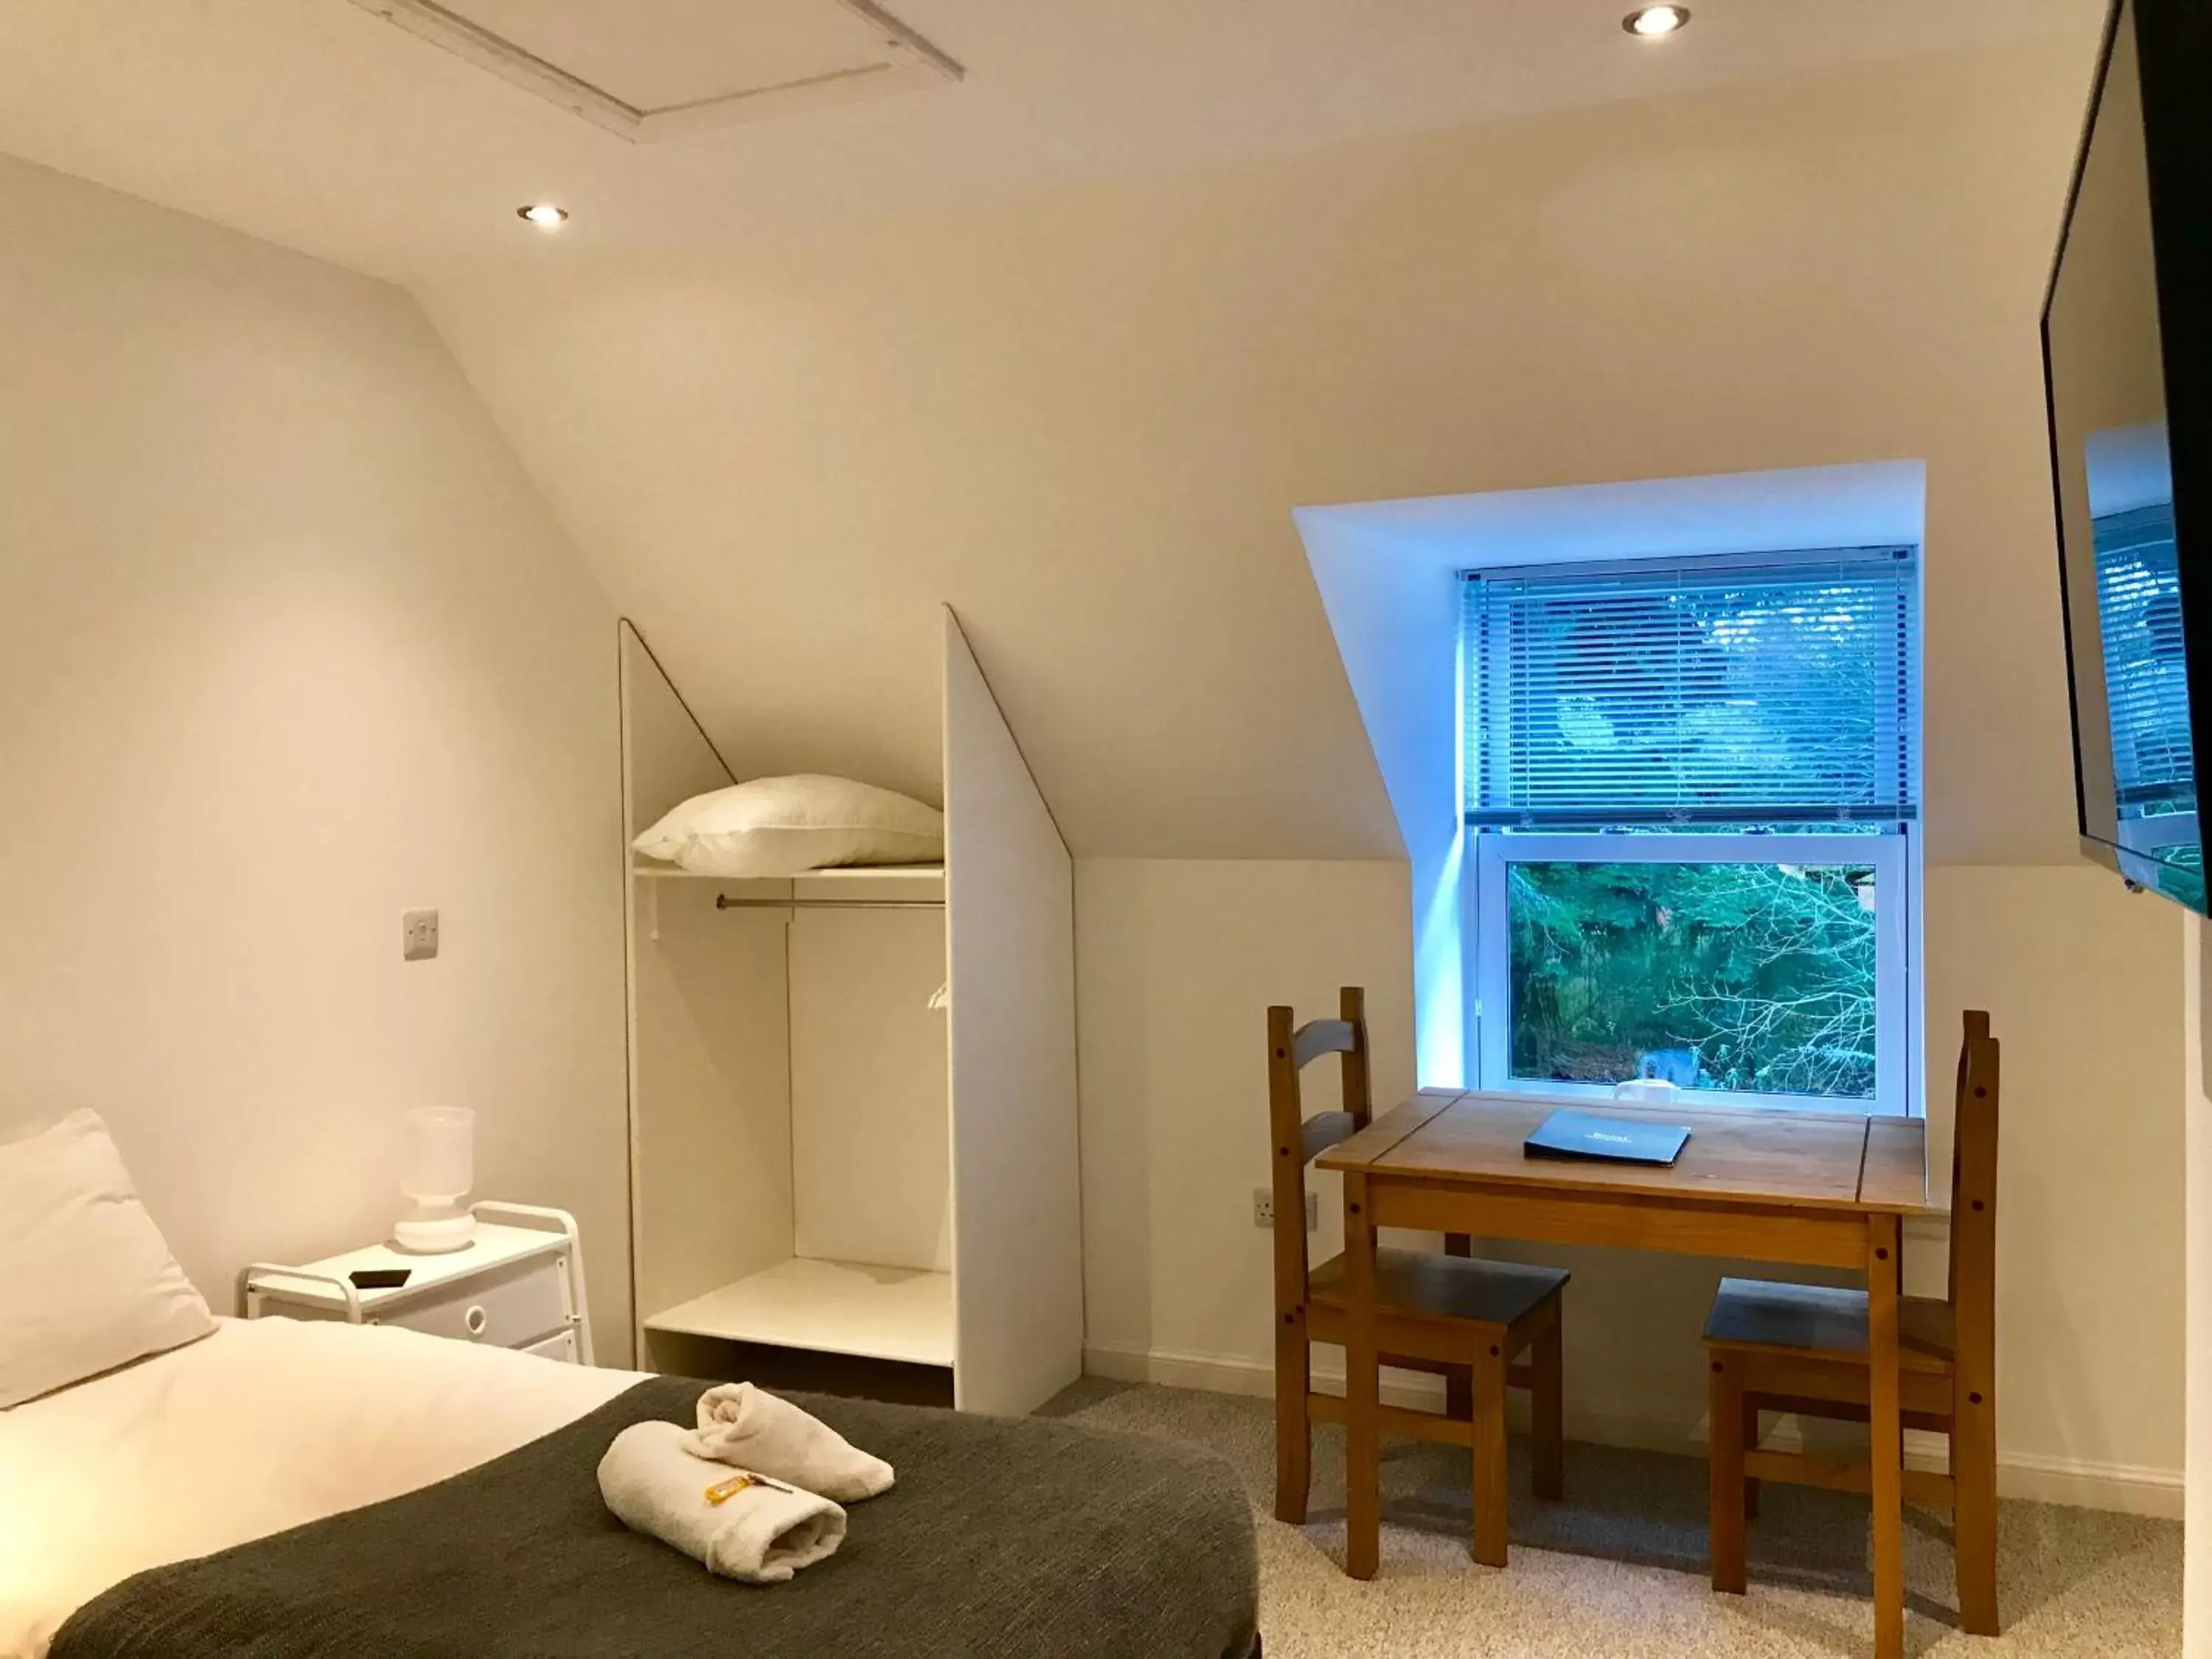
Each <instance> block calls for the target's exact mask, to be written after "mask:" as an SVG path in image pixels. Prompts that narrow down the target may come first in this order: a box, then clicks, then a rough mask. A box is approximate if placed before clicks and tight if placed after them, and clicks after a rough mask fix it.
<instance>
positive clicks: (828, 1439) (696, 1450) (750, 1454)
mask: <svg viewBox="0 0 2212 1659" xmlns="http://www.w3.org/2000/svg"><path fill="white" fill-rule="evenodd" d="M684 1443H685V1444H686V1445H687V1446H689V1447H690V1450H691V1452H692V1454H693V1455H695V1456H699V1457H711V1458H713V1459H714V1460H715V1461H716V1462H721V1463H729V1464H732V1465H734V1466H735V1467H737V1468H741V1469H757V1470H759V1471H760V1472H761V1473H762V1474H765V1475H769V1476H772V1477H773V1478H775V1480H787V1481H789V1482H790V1483H791V1484H792V1485H793V1486H799V1487H803V1488H805V1490H806V1491H808V1492H820V1493H821V1494H822V1495H823V1497H824V1498H836V1500H837V1501H838V1502H839V1503H840V1504H857V1503H859V1502H860V1500H861V1499H862V1498H873V1497H875V1496H876V1495H877V1494H878V1492H889V1491H890V1485H891V1480H892V1474H891V1466H890V1464H888V1463H886V1462H884V1460H883V1459H882V1458H880V1457H871V1456H870V1455H868V1454H867V1453H866V1452H864V1451H862V1450H860V1449H859V1448H858V1447H856V1446H854V1444H853V1443H852V1442H851V1441H849V1440H848V1439H846V1438H845V1437H844V1436H843V1435H842V1434H840V1433H838V1432H837V1431H836V1430H835V1429H833V1428H831V1427H830V1426H829V1425H828V1424H827V1423H824V1422H823V1420H822V1419H820V1418H818V1417H813V1416H810V1415H809V1414H808V1413H805V1412H803V1411H801V1410H799V1407H796V1406H794V1405H793V1404H792V1403H791V1402H790V1401H788V1400H780V1399H778V1398H777V1397H776V1396H775V1395H772V1394H770V1393H769V1392H768V1391H767V1390H766V1389H757V1388H755V1387H754V1386H753V1385H752V1384H751V1383H721V1384H719V1385H718V1386H716V1387H714V1388H711V1389H708V1390H707V1392H706V1393H704V1394H702V1395H700V1396H699V1428H698V1431H697V1432H696V1433H695V1434H691V1435H689V1436H687V1437H685V1442H684Z"/></svg>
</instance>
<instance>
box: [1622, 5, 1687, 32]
mask: <svg viewBox="0 0 2212 1659" xmlns="http://www.w3.org/2000/svg"><path fill="white" fill-rule="evenodd" d="M1688 21H1690V9H1689V8H1688V7H1687V6H1642V7H1639V8H1638V9H1636V10H1634V11H1632V12H1631V13H1629V14H1628V15H1627V16H1626V17H1624V18H1622V19H1621V20H1620V27H1623V28H1625V29H1626V30H1627V31H1628V32H1629V33H1631V34H1640V35H1642V36H1644V38H1645V39H1646V40H1656V39H1657V38H1658V37H1659V36H1661V35H1662V34H1672V33H1674V32H1675V31H1676V30H1677V29H1679V28H1680V27H1682V25H1683V24H1685V23H1686V22H1688Z"/></svg>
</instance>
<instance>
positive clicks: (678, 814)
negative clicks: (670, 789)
mask: <svg viewBox="0 0 2212 1659" xmlns="http://www.w3.org/2000/svg"><path fill="white" fill-rule="evenodd" d="M630 844H631V845H632V846H633V847H634V848H636V849H637V850H638V851H639V852H641V853H642V854H645V855H646V856H647V858H654V859H661V860H665V861H667V862H669V863H671V864H675V865H678V866H681V867H682V868H684V869H686V870H690V871H693V872H696V873H698V874H700V875H707V876H728V877H731V878H739V877H747V876H752V877H774V876H796V875H803V874H804V873H805V872H807V871H809V870H829V869H837V868H843V867H848V866H854V865H872V864H935V863H938V862H939V860H942V859H943V858H944V857H945V814H944V813H942V812H940V811H938V810H937V809H936V808H935V807H933V806H925V805H922V804H921V802H920V801H918V800H915V799H913V798H912V797H910V796H907V795H902V794H899V793H896V791H894V790H890V789H878V787H876V786H875V785H873V784H872V783H856V782H854V781H853V780H852V779H851V778H831V777H823V776H821V775H818V774H815V773H801V774H799V775H795V776H792V777H787V778H755V779H754V780H753V781H751V782H750V783H740V784H736V785H734V786H732V787H730V788H727V789H716V790H713V791H710V792H709V793H706V794H703V795H694V796H693V797H692V798H691V799H690V800H687V801H685V802H684V804H683V805H681V806H678V808H676V810H675V811H671V812H670V813H669V814H667V816H665V817H663V818H662V819H661V820H660V822H659V823H656V824H654V825H653V828H652V829H648V830H647V831H646V832H645V833H644V834H643V835H641V836H639V837H638V838H637V839H636V840H635V842H631V843H630Z"/></svg>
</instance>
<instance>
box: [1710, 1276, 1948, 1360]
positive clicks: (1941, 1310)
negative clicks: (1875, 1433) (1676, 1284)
mask: <svg viewBox="0 0 2212 1659" xmlns="http://www.w3.org/2000/svg"><path fill="white" fill-rule="evenodd" d="M1705 1340H1706V1342H1707V1343H1709V1344H1711V1346H1714V1347H1718V1348H1741V1349H1743V1350H1745V1351H1747V1352H1771V1353H1787V1354H1790V1355H1793V1356H1795V1357H1796V1358H1804V1359H1814V1360H1827V1361H1830V1362H1832V1363H1834V1364H1856V1365H1861V1366H1863V1365H1864V1364H1866V1353H1867V1293H1866V1292H1865V1291H1854V1290H1849V1289H1844V1288H1840V1287H1838V1286H1835V1285H1790V1284H1784V1283H1778V1282H1777V1281H1774V1280H1771V1279H1723V1280H1721V1288H1720V1291H1719V1293H1718V1294H1717V1295H1716V1296H1715V1297H1713V1308H1712V1311H1711V1313H1710V1314H1708V1315H1706V1316H1705ZM1897 1343H1898V1362H1899V1365H1900V1366H1901V1367H1902V1368H1903V1369H1904V1370H1914V1371H1929V1372H1935V1373H1937V1374H1940V1375H1945V1376H1948V1374H1949V1373H1950V1372H1951V1370H1953V1368H1954V1363H1955V1358H1956V1355H1957V1352H1958V1349H1957V1345H1956V1342H1955V1340H1954V1337H1953V1334H1952V1325H1951V1308H1950V1304H1948V1303H1945V1302H1939V1301H1936V1300H1934V1299H1933V1298H1930V1297H1921V1296H1907V1297H1899V1299H1898V1304H1897Z"/></svg>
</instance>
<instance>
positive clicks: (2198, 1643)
mask: <svg viewBox="0 0 2212 1659" xmlns="http://www.w3.org/2000/svg"><path fill="white" fill-rule="evenodd" d="M2183 922H2184V931H2183V935H2182V956H2183V985H2184V989H2185V996H2184V1006H2185V1015H2186V1018H2185V1036H2186V1048H2187V1065H2186V1070H2187V1073H2188V1080H2187V1085H2186V1088H2185V1091H2184V1092H2183V1096H2182V1109H2183V1111H2184V1112H2185V1115H2186V1116H2187V1119H2188V1129H2187V1133H2186V1135H2185V1140H2186V1143H2187V1152H2186V1158H2187V1168H2186V1170H2185V1175H2184V1180H2185V1185H2186V1188H2187V1200H2186V1202H2187V1208H2188V1219H2187V1224H2186V1228H2185V1232H2186V1238H2187V1243H2186V1246H2185V1249H2186V1260H2185V1262H2184V1264H2183V1268H2182V1273H2181V1288H2182V1292H2183V1295H2184V1296H2185V1298H2186V1300H2187V1302H2188V1306H2189V1314H2188V1332H2187V1346H2188V1368H2187V1369H2188V1376H2187V1382H2186V1385H2185V1393H2186V1396H2187V1415H2188V1425H2189V1427H2188V1451H2187V1462H2186V1466H2185V1468H2186V1475H2187V1479H2186V1489H2187V1492H2188V1506H2187V1522H2186V1525H2185V1527H2184V1528H2183V1534H2182V1537H2183V1544H2184V1548H2185V1557H2184V1562H2183V1569H2182V1577H2183V1582H2182V1613H2181V1634H2182V1646H2183V1650H2184V1652H2185V1654H2186V1655H2187V1659H2207V1656H2212V1293H2208V1292H2212V1094H2208V1091H2207V1090H2206V1087H2205V1076H2204V1028H2205V1024H2206V1023H2207V1022H2206V1015H2207V1012H2208V1008H2207V1003H2206V1000H2205V999H2206V995H2207V992H2208V988H2209V987H2212V971H2208V966H2212V964H2208V962H2207V959H2206V957H2207V952H2208V951H2212V930H2208V929H2207V928H2206V927H2205V926H2204V924H2203V921H2200V920H2199V919H2198V918H2197V917H2195V916H2185V917H2184V918H2183Z"/></svg>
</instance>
